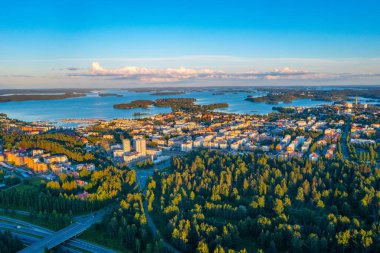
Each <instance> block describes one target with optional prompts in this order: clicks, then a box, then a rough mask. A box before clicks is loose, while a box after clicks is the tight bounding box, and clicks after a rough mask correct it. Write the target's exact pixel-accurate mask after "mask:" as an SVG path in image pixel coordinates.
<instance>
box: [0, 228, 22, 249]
mask: <svg viewBox="0 0 380 253" xmlns="http://www.w3.org/2000/svg"><path fill="white" fill-rule="evenodd" d="M22 248H23V245H22V242H21V241H20V240H19V239H17V238H16V237H14V236H13V235H12V234H11V233H10V232H0V253H13V252H17V251H19V250H20V249H22Z"/></svg>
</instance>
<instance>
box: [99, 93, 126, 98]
mask: <svg viewBox="0 0 380 253" xmlns="http://www.w3.org/2000/svg"><path fill="white" fill-rule="evenodd" d="M122 96H123V95H121V94H116V93H99V97H122Z"/></svg>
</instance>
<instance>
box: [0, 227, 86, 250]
mask: <svg viewBox="0 0 380 253" xmlns="http://www.w3.org/2000/svg"><path fill="white" fill-rule="evenodd" d="M0 231H2V232H5V231H8V230H3V229H1V228H0ZM12 234H13V235H14V236H16V237H17V238H19V239H20V241H22V242H23V243H25V244H32V243H34V242H36V241H38V240H39V239H38V238H36V237H33V236H30V235H26V234H22V233H17V232H12ZM61 248H62V250H63V251H64V252H70V253H81V251H78V250H75V249H71V248H68V247H65V246H62V247H61Z"/></svg>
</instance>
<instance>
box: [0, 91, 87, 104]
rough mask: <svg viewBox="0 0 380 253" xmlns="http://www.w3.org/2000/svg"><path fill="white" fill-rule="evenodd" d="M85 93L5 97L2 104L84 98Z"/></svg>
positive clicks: (0, 101) (1, 99)
mask: <svg viewBox="0 0 380 253" xmlns="http://www.w3.org/2000/svg"><path fill="white" fill-rule="evenodd" d="M84 96H86V94H84V93H75V92H66V93H63V94H21V95H3V96H0V103H5V102H14V101H19V102H20V101H31V100H54V99H65V98H78V97H84Z"/></svg>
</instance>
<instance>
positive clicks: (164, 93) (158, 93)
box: [150, 91, 185, 96]
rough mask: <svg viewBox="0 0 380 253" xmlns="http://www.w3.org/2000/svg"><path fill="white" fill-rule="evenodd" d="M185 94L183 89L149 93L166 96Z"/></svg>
mask: <svg viewBox="0 0 380 253" xmlns="http://www.w3.org/2000/svg"><path fill="white" fill-rule="evenodd" d="M181 94H185V92H183V91H156V92H154V93H151V94H150V95H153V96H167V95H181Z"/></svg>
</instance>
